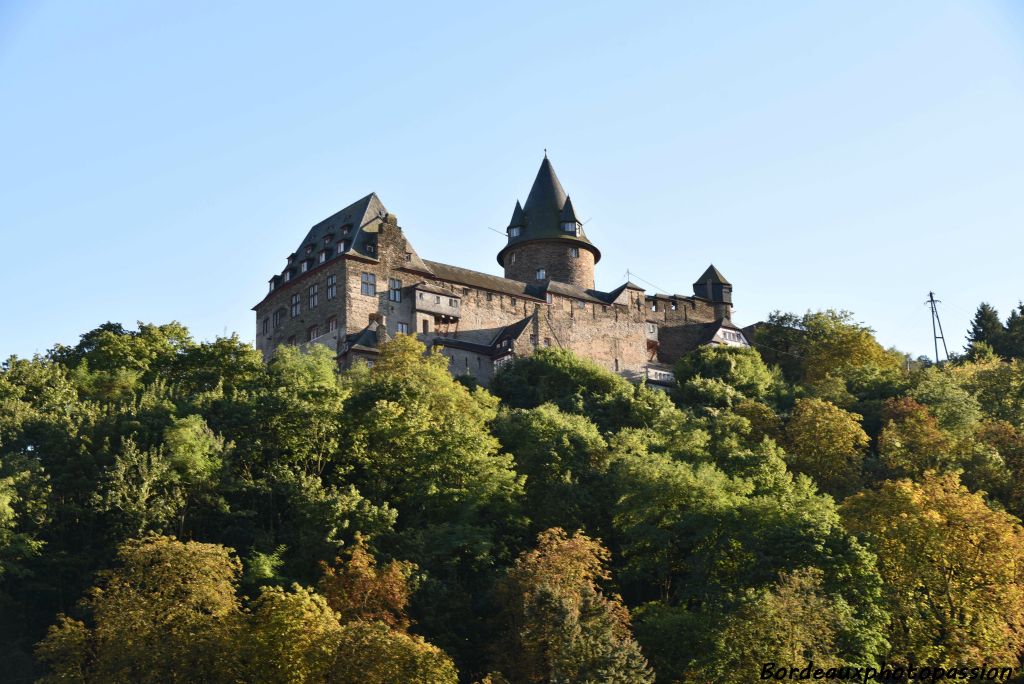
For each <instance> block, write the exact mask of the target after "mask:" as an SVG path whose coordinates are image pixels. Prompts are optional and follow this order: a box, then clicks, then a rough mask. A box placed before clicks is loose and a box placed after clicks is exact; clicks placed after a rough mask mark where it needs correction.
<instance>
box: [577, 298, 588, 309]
mask: <svg viewBox="0 0 1024 684" xmlns="http://www.w3.org/2000/svg"><path fill="white" fill-rule="evenodd" d="M576 308H577V309H586V308H587V303H586V302H585V301H583V300H582V299H581V300H579V301H578V302H576Z"/></svg>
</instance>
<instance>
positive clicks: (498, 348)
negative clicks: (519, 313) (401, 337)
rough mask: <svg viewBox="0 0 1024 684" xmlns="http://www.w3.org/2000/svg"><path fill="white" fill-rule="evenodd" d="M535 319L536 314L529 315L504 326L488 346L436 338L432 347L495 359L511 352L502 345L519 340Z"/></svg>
mask: <svg viewBox="0 0 1024 684" xmlns="http://www.w3.org/2000/svg"><path fill="white" fill-rule="evenodd" d="M535 317H536V314H530V315H529V316H527V317H526V318H524V319H522V320H521V321H516V322H515V323H512V324H511V325H506V326H505V327H504V328H502V329H501V330H499V331H498V334H497V335H495V336H494V339H493V340H491V342H490V343H489V344H480V343H478V342H469V341H467V340H460V339H457V338H454V337H437V338H434V341H433V345H434V346H441V347H450V348H452V349H465V350H466V351H471V352H476V353H477V354H485V355H487V356H490V357H491V358H496V357H498V356H502V355H503V354H505V353H508V352H509V351H511V346H510V345H509V346H505V345H504V343H505V342H514V341H515V340H517V339H519V336H520V335H522V334H523V331H524V330H526V327H527V326H528V325H530V322H531V321H533V319H534V318H535Z"/></svg>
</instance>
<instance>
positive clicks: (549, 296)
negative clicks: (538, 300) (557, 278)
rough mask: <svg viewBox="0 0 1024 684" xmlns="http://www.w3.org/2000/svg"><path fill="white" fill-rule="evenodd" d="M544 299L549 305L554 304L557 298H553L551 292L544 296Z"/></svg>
mask: <svg viewBox="0 0 1024 684" xmlns="http://www.w3.org/2000/svg"><path fill="white" fill-rule="evenodd" d="M544 298H545V299H546V300H547V301H548V304H551V303H552V302H554V301H555V298H554V297H553V296H551V293H550V292H548V293H547V294H546V295H544Z"/></svg>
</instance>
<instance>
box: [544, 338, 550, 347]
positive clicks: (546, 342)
mask: <svg viewBox="0 0 1024 684" xmlns="http://www.w3.org/2000/svg"><path fill="white" fill-rule="evenodd" d="M544 346H545V347H550V346H551V338H550V337H545V338H544Z"/></svg>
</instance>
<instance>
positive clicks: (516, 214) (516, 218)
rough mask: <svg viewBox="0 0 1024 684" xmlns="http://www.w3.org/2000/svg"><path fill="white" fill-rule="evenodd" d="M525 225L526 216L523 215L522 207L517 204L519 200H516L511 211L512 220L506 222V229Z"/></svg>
mask: <svg viewBox="0 0 1024 684" xmlns="http://www.w3.org/2000/svg"><path fill="white" fill-rule="evenodd" d="M525 225H526V214H524V213H523V207H522V205H520V204H519V200H516V208H515V209H513V210H512V220H511V221H509V222H508V227H509V228H511V227H512V226H525Z"/></svg>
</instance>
